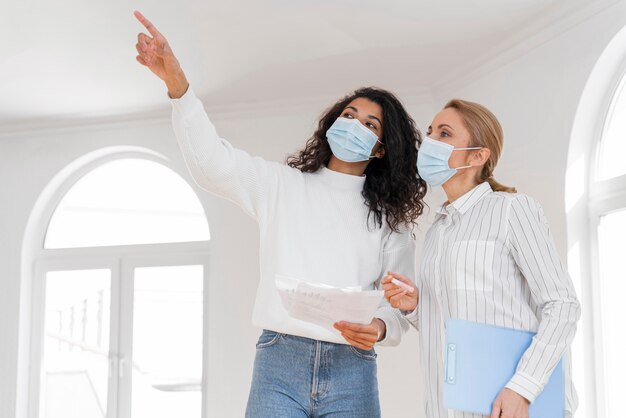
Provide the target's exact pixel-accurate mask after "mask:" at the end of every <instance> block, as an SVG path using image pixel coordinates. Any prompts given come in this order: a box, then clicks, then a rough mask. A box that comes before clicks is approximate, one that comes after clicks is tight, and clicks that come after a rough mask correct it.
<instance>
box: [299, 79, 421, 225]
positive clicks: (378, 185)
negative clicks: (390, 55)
mask: <svg viewBox="0 0 626 418" xmlns="http://www.w3.org/2000/svg"><path fill="white" fill-rule="evenodd" d="M360 97H362V98H365V99H368V100H370V101H372V102H374V103H377V104H378V105H380V106H381V107H382V110H383V127H382V130H383V137H382V138H380V141H381V142H382V143H383V146H384V148H385V154H384V156H383V157H382V158H375V159H373V160H372V161H371V162H370V163H369V164H368V165H367V168H366V169H365V175H366V178H365V185H364V186H363V192H362V195H363V198H364V199H365V203H366V204H367V206H368V208H369V216H373V217H374V220H375V222H376V225H378V227H379V228H380V227H382V225H383V216H384V217H385V221H386V222H387V224H388V225H389V227H390V228H391V229H392V230H393V231H396V232H398V231H399V227H400V226H401V225H405V226H407V227H409V226H410V225H412V224H413V225H416V224H417V218H418V217H419V216H420V215H421V214H422V212H423V211H424V202H423V198H424V195H425V194H426V182H424V180H422V179H421V178H419V177H418V176H417V166H416V161H417V147H418V146H419V144H421V143H422V136H421V133H420V132H419V130H418V129H417V128H416V127H415V122H414V121H413V119H412V118H411V117H410V116H409V114H408V113H407V112H406V110H405V109H404V107H403V106H402V104H401V103H400V101H399V100H398V98H397V97H396V96H394V95H393V94H392V93H390V92H388V91H386V90H383V89H379V88H376V87H364V88H360V89H358V90H356V91H354V92H353V93H352V94H349V95H347V96H346V97H344V98H343V99H341V100H339V101H338V102H337V103H335V104H334V105H333V106H331V107H330V108H329V109H327V110H326V111H325V112H324V113H323V115H322V116H321V117H320V120H319V123H318V126H317V130H316V131H315V132H314V133H313V136H312V137H311V138H309V140H308V141H307V143H306V146H305V148H304V149H303V150H302V151H300V152H298V153H296V154H294V155H292V156H290V157H289V158H288V159H287V164H288V165H289V166H290V167H294V168H297V169H299V170H300V171H302V172H304V173H313V172H316V171H318V170H319V169H320V168H322V167H323V166H326V165H328V162H329V161H330V157H331V155H332V151H331V149H330V145H329V144H328V141H327V139H326V131H328V129H329V128H330V126H331V125H332V124H333V123H334V122H335V120H336V119H337V118H338V117H340V116H341V114H342V112H343V111H344V109H345V108H346V106H348V105H349V104H350V102H352V101H353V100H354V99H357V98H360Z"/></svg>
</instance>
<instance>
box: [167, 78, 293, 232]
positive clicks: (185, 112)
mask: <svg viewBox="0 0 626 418" xmlns="http://www.w3.org/2000/svg"><path fill="white" fill-rule="evenodd" d="M171 103H172V125H173V127H174V133H175V134H176V139H177V141H178V146H179V147H180V150H181V151H182V154H183V158H184V159H185V163H186V165H187V168H188V169H189V172H190V174H191V176H192V178H193V179H194V181H195V182H196V183H197V184H198V186H200V187H201V188H202V189H204V190H206V191H208V192H211V193H213V194H216V195H218V196H220V197H223V198H225V199H228V200H230V201H232V202H234V203H235V204H237V205H238V206H239V207H241V208H242V209H243V210H244V211H245V212H246V213H247V214H248V215H250V216H252V217H253V218H255V219H257V220H258V218H259V216H260V213H261V212H262V211H263V208H264V203H265V202H266V201H267V200H268V194H270V193H271V192H272V190H275V188H276V184H277V175H278V172H279V170H280V168H281V166H280V164H278V163H273V162H268V161H265V160H263V159H262V158H259V157H251V156H250V155H249V154H247V153H246V152H244V151H242V150H239V149H236V148H233V146H232V145H231V144H230V143H228V142H227V141H226V140H224V139H222V138H220V137H219V135H218V134H217V131H216V130H215V127H214V126H213V124H212V123H211V121H210V120H209V117H208V115H207V114H206V112H205V111H204V108H203V106H202V103H201V102H200V100H199V99H198V98H197V97H196V96H195V95H194V93H193V90H192V89H191V87H189V90H188V91H187V92H186V93H185V94H184V95H183V96H182V97H181V98H179V99H172V100H171Z"/></svg>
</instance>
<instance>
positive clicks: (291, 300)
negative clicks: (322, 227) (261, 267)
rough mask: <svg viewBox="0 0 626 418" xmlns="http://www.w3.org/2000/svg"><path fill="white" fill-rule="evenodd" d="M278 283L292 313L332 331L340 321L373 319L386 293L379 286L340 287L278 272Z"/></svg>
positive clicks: (358, 322) (284, 302)
mask: <svg viewBox="0 0 626 418" xmlns="http://www.w3.org/2000/svg"><path fill="white" fill-rule="evenodd" d="M276 287H277V289H278V292H279V294H280V297H281V299H282V303H283V307H284V308H285V309H286V310H287V312H288V314H289V316H291V317H293V318H296V319H299V320H302V321H306V322H311V323H313V324H317V325H320V326H322V327H324V328H327V329H329V330H332V331H335V329H334V328H333V324H334V323H335V322H338V321H347V322H352V323H357V324H369V323H371V321H372V319H373V318H374V313H375V312H376V310H377V309H378V307H379V305H380V303H381V301H382V297H383V292H382V291H379V290H367V291H362V290H361V288H360V287H349V288H337V287H333V286H328V285H324V284H316V283H309V282H304V281H300V280H296V279H291V278H288V277H284V276H276ZM335 332H336V331H335Z"/></svg>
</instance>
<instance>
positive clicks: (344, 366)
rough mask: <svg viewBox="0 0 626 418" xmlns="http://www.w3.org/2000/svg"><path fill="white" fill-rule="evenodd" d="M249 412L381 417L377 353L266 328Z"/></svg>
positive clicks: (257, 417)
mask: <svg viewBox="0 0 626 418" xmlns="http://www.w3.org/2000/svg"><path fill="white" fill-rule="evenodd" d="M246 417H247V418H300V417H302V418H321V417H332V418H377V417H380V405H379V402H378V380H377V379H376V353H375V352H374V350H370V351H365V350H360V349H358V348H355V347H352V346H350V345H344V344H333V343H328V342H324V341H316V340H311V339H308V338H303V337H295V336H293V335H287V334H278V333H276V332H274V331H267V330H264V331H263V333H262V334H261V337H259V341H258V343H257V350H256V357H255V359H254V372H253V374H252V386H251V388H250V396H249V397H248V406H247V408H246Z"/></svg>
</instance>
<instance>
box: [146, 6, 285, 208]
mask: <svg viewBox="0 0 626 418" xmlns="http://www.w3.org/2000/svg"><path fill="white" fill-rule="evenodd" d="M135 17H137V19H138V20H139V22H141V24H142V25H143V26H144V27H145V28H146V30H147V31H148V33H149V35H148V34H145V33H140V34H139V35H138V37H137V45H136V48H137V52H138V53H139V55H138V56H137V61H138V62H139V63H140V64H142V65H144V66H145V67H147V68H148V69H149V70H150V71H152V73H154V74H155V75H156V76H157V77H159V78H160V79H161V80H163V81H164V82H165V85H166V86H167V90H168V94H169V96H170V98H171V99H172V107H173V112H172V124H173V126H174V132H175V134H176V139H177V141H178V145H179V147H180V149H181V152H182V154H183V158H184V159H185V163H186V164H187V168H188V169H189V172H190V174H191V176H192V177H193V179H194V180H195V182H196V183H197V184H198V185H199V186H200V187H201V188H203V189H204V190H206V191H209V192H211V193H214V194H216V195H218V196H220V197H223V198H225V199H228V200H230V201H232V202H234V203H235V204H237V205H238V206H239V207H241V208H242V209H243V210H244V211H245V212H246V213H248V214H249V215H250V216H252V217H253V218H255V219H257V220H258V219H259V217H260V216H261V214H262V213H263V210H264V208H265V204H266V203H267V202H268V201H269V200H270V199H271V194H272V193H273V192H274V191H275V190H276V187H277V186H276V185H277V176H278V175H279V172H280V171H281V170H283V169H284V167H282V166H281V165H280V164H278V163H273V162H267V161H265V160H263V159H262V158H259V157H252V156H250V155H248V153H246V152H244V151H242V150H239V149H236V148H234V147H233V146H232V145H231V144H230V143H229V142H228V141H226V140H224V139H222V138H220V137H219V135H218V133H217V130H216V129H215V126H213V124H212V123H211V121H210V120H209V117H208V115H207V114H206V112H205V110H204V108H203V106H202V103H201V102H200V100H199V99H198V98H197V97H196V96H195V95H194V93H193V89H192V88H191V87H190V86H189V83H188V81H187V78H186V77H185V73H184V72H183V70H182V68H181V66H180V64H179V62H178V60H177V59H176V57H175V56H174V53H173V52H172V48H171V47H170V45H169V44H168V42H167V40H166V39H165V37H164V36H163V35H162V34H161V32H159V30H158V29H157V28H156V27H155V26H154V24H152V22H150V21H149V20H148V19H146V18H145V17H144V16H143V15H142V14H141V13H139V12H135Z"/></svg>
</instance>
